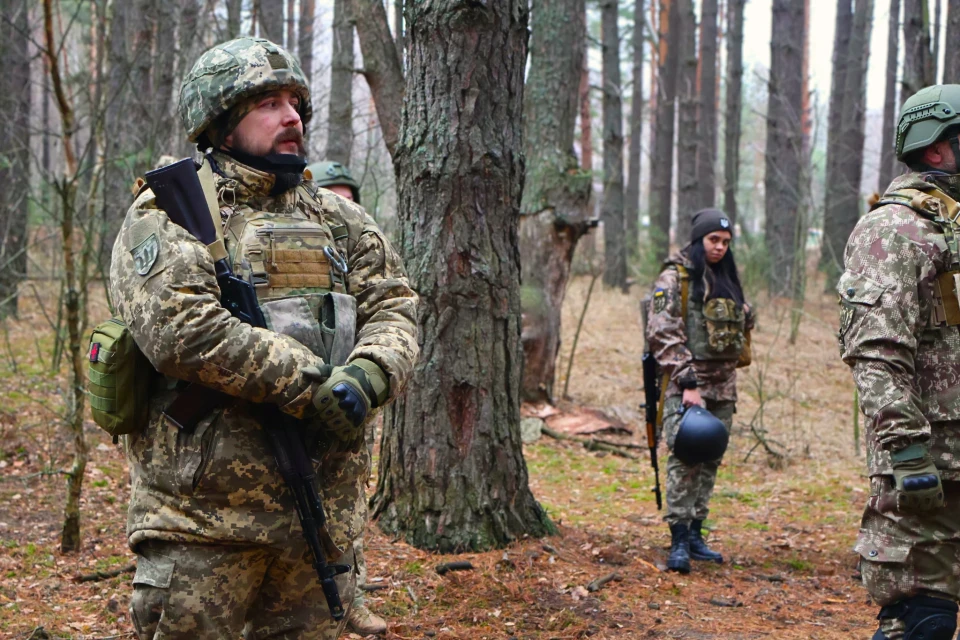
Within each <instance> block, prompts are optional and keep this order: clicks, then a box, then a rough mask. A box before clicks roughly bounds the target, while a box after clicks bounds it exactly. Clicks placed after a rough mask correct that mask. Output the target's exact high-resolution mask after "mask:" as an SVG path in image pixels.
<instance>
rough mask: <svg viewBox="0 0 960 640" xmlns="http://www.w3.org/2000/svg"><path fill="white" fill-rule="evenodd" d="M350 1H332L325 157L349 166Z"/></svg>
mask: <svg viewBox="0 0 960 640" xmlns="http://www.w3.org/2000/svg"><path fill="white" fill-rule="evenodd" d="M350 4H351V2H350V0H335V1H334V3H333V58H332V60H331V66H330V102H329V104H330V115H329V122H328V130H327V131H328V132H327V151H326V153H325V154H324V158H325V159H326V160H331V161H333V162H339V163H341V164H344V165H348V166H349V165H350V156H351V153H352V151H353V16H352V12H351V10H350Z"/></svg>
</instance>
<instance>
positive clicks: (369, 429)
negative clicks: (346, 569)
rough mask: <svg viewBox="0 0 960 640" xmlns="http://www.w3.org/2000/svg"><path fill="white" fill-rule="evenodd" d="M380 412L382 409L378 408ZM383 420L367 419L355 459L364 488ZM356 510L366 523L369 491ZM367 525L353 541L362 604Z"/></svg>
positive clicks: (359, 498)
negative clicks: (378, 428) (378, 431)
mask: <svg viewBox="0 0 960 640" xmlns="http://www.w3.org/2000/svg"><path fill="white" fill-rule="evenodd" d="M377 413H378V414H379V413H380V411H379V410H377ZM382 422H383V421H382V420H377V419H373V420H367V426H366V429H365V433H364V446H363V447H362V448H361V449H360V451H359V452H358V454H357V455H356V456H355V457H354V459H353V461H352V462H353V464H356V465H358V469H357V473H358V474H359V475H360V477H361V478H362V479H363V485H364V488H365V487H366V486H367V484H369V482H370V475H371V474H372V472H373V444H374V439H375V438H376V435H377V425H378V424H382ZM356 512H357V514H358V517H359V518H360V519H361V521H362V522H363V523H364V524H366V522H367V519H368V518H369V504H368V502H367V493H366V491H364V490H361V491H360V492H359V493H358V495H357V507H356ZM364 534H365V527H362V528H361V529H360V535H358V536H357V537H356V539H355V540H354V541H353V555H354V559H355V560H356V563H357V586H358V589H357V591H356V595H355V596H354V598H353V604H354V605H355V606H360V605H362V604H363V590H362V589H360V588H359V587H361V586H363V585H365V584H367V555H366V551H365V545H364V543H363V538H364Z"/></svg>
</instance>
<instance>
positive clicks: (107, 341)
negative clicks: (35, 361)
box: [87, 318, 155, 443]
mask: <svg viewBox="0 0 960 640" xmlns="http://www.w3.org/2000/svg"><path fill="white" fill-rule="evenodd" d="M154 373H155V369H154V368H153V366H152V365H151V364H150V361H149V360H147V357H146V356H145V355H143V352H142V351H140V349H139V348H138V347H137V343H136V342H134V340H133V336H132V335H131V334H130V330H129V329H128V328H127V325H125V324H124V323H123V321H122V320H120V319H118V318H110V319H109V320H107V321H106V322H101V323H100V324H99V325H97V326H96V327H95V328H94V329H93V331H92V332H91V334H90V346H89V349H88V350H87V395H88V397H89V399H90V410H91V413H92V414H93V420H94V422H96V423H97V425H99V426H100V428H102V429H103V430H104V431H106V432H107V433H109V434H110V435H111V436H113V441H114V443H116V442H117V440H118V438H119V436H122V435H125V434H128V433H136V432H137V431H139V430H140V429H142V428H143V427H144V426H145V425H146V423H147V419H148V417H149V397H150V382H151V379H152V378H153V377H154Z"/></svg>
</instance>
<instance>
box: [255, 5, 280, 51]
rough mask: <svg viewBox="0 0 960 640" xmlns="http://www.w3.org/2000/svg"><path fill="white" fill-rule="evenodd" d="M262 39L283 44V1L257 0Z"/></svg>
mask: <svg viewBox="0 0 960 640" xmlns="http://www.w3.org/2000/svg"><path fill="white" fill-rule="evenodd" d="M256 6H257V14H258V18H259V20H258V22H259V24H260V37H261V38H266V39H267V40H269V41H270V42H274V43H276V44H279V45H282V44H283V0H257V5H256Z"/></svg>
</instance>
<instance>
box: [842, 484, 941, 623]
mask: <svg viewBox="0 0 960 640" xmlns="http://www.w3.org/2000/svg"><path fill="white" fill-rule="evenodd" d="M944 498H945V501H946V504H945V505H944V507H943V508H942V509H937V510H935V511H928V512H925V513H920V514H901V513H899V512H898V511H897V510H896V491H895V490H894V487H893V481H892V478H891V477H890V476H874V477H872V478H871V479H870V497H869V498H868V500H867V506H866V509H865V510H864V513H863V520H862V522H861V524H860V534H859V536H858V538H857V543H856V546H855V547H854V549H855V550H856V551H857V553H859V554H860V558H861V563H860V571H861V574H862V576H863V584H864V586H865V587H866V588H867V592H868V593H869V594H870V596H871V597H872V598H873V600H874V601H875V602H876V603H877V604H878V605H880V606H885V605H888V604H892V603H894V602H896V601H897V600H899V599H901V598H906V597H910V596H913V595H918V594H919V593H921V592H923V593H926V594H927V595H932V596H936V597H943V598H947V599H951V600H957V599H960V571H958V567H960V484H958V483H956V482H947V483H945V484H944Z"/></svg>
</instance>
